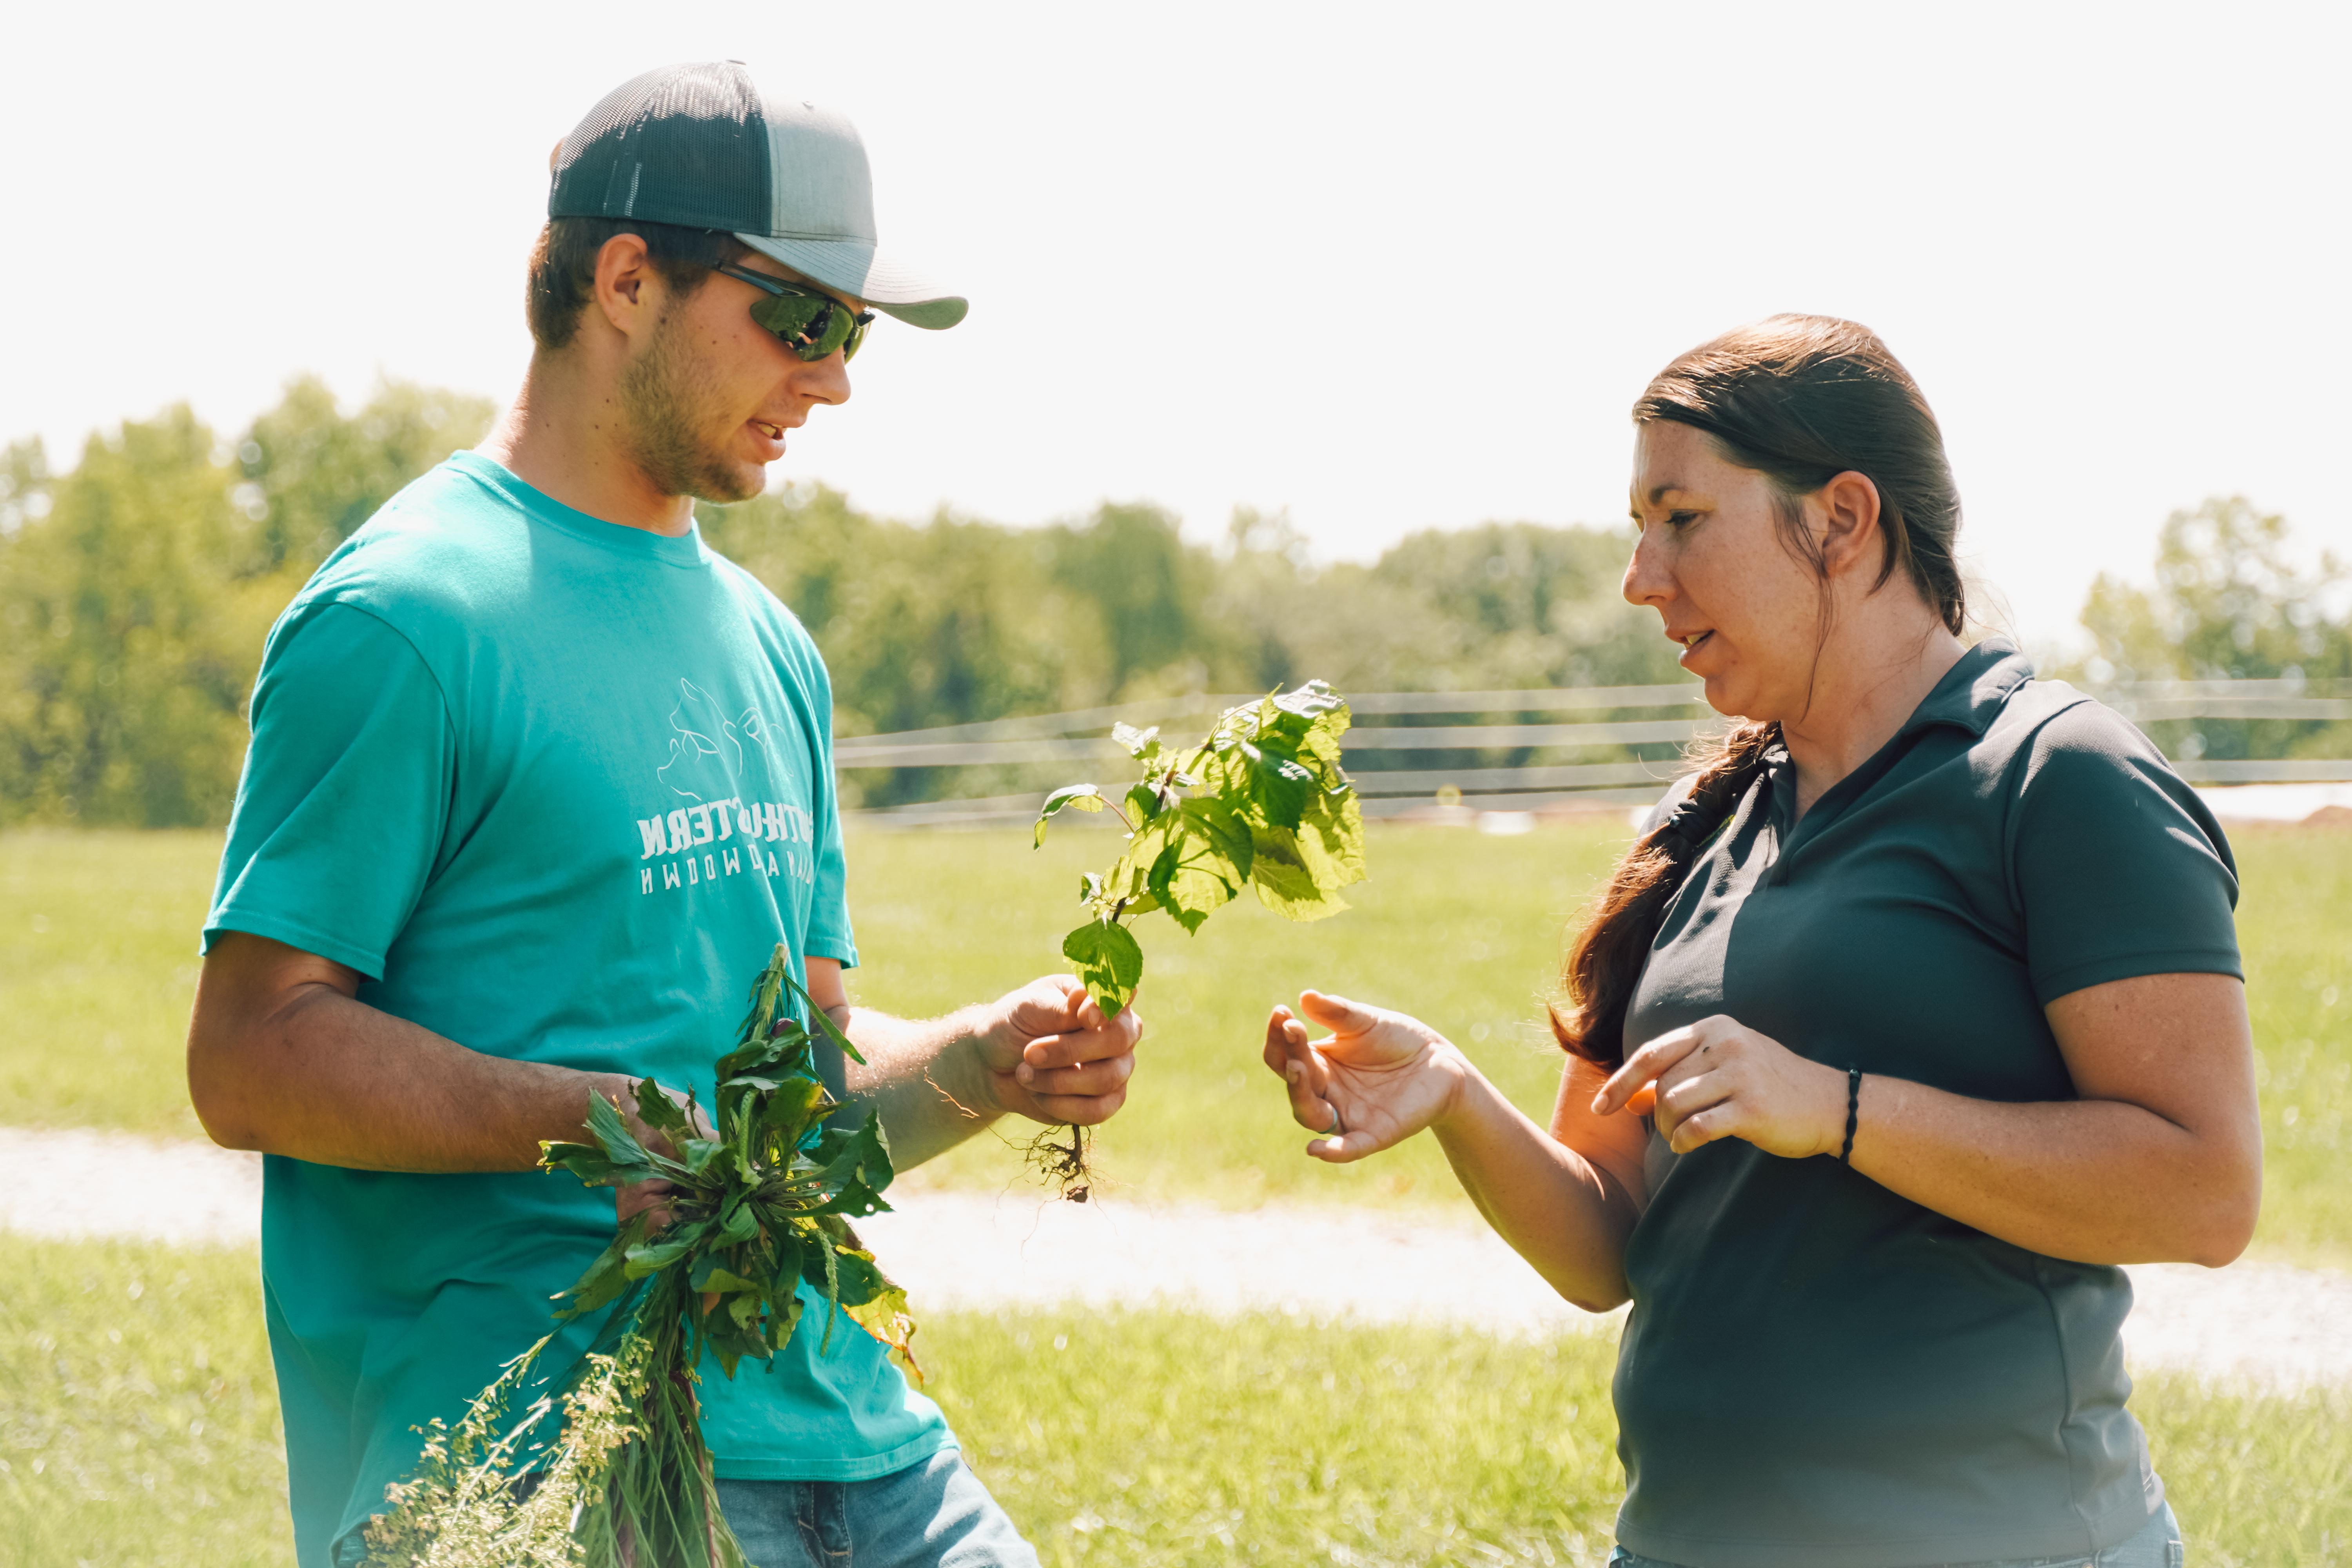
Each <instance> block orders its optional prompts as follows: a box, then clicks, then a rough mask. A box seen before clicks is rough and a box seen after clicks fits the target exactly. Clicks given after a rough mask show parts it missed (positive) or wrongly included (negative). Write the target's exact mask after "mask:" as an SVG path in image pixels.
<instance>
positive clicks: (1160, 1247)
mask: <svg viewBox="0 0 2352 1568" xmlns="http://www.w3.org/2000/svg"><path fill="white" fill-rule="evenodd" d="M900 1203H901V1208H900V1212H898V1213H896V1214H891V1215H879V1216H877V1217H876V1218H874V1219H871V1220H868V1221H866V1222H865V1224H864V1225H863V1226H861V1228H862V1229H863V1231H864V1232H865V1235H866V1240H867V1241H868V1242H870V1243H871V1244H872V1245H873V1247H874V1249H875V1251H876V1252H877V1254H878V1255H879V1256H880V1258H882V1261H883V1263H884V1265H885V1266H886V1267H887V1268H889V1269H890V1270H891V1271H892V1273H893V1274H895V1275H896V1276H897V1277H898V1279H899V1280H900V1281H901V1282H902V1283H904V1284H905V1285H906V1286H907V1288H908V1291H909V1293H910V1294H912V1295H913V1297H914V1298H915V1300H916V1301H917V1302H918V1303H919V1304H922V1305H928V1306H937V1307H950V1306H953V1307H993V1306H1003V1305H1007V1304H1020V1305H1042V1304H1045V1303H1047V1302H1055V1301H1071V1300H1076V1301H1086V1302H1091V1303H1094V1304H1097V1305H1103V1306H1110V1305H1124V1306H1142V1305H1148V1304H1152V1303H1155V1302H1156V1303H1164V1304H1168V1305H1179V1306H1186V1307H1192V1308H1196V1309H1201V1310H1207V1311H1212V1312H1241V1311H1281V1312H1289V1313H1294V1314H1297V1316H1299V1317H1301V1318H1304V1319H1311V1320H1326V1319H1335V1318H1354V1319H1357V1320H1359V1321H1375V1322H1378V1321H1433V1322H1454V1323H1460V1324H1463V1325H1465V1326H1466V1327H1474V1328H1477V1329H1482V1330H1485V1331H1489V1332H1496V1333H1507V1334H1540V1333H1551V1332H1559V1331H1588V1332H1589V1331H1614V1329H1615V1326H1616V1322H1617V1321H1618V1317H1619V1314H1617V1313H1611V1314H1609V1315H1607V1316H1605V1317H1601V1318H1592V1317H1588V1316H1587V1315H1586V1314H1584V1313H1582V1312H1580V1311H1578V1310H1575V1309H1574V1308H1572V1307H1570V1306H1568V1305H1567V1304H1566V1303H1565V1302H1562V1301H1561V1300H1559V1298H1558V1297H1556V1296H1554V1295H1553V1294H1552V1293H1551V1291H1550V1289H1549V1288H1547V1287H1546V1286H1545V1285H1544V1284H1543V1282H1542V1281H1541V1280H1540V1279H1537V1278H1536V1275H1535V1273H1534V1271H1533V1270H1531V1269H1530V1268H1528V1267H1527V1265H1526V1264H1524V1263H1522V1262H1521V1261H1520V1260H1519V1259H1518V1258H1515V1257H1514V1256H1512V1254H1511V1252H1510V1250H1509V1249H1508V1248H1507V1247H1505V1246H1504V1245H1503V1244H1502V1243H1501V1242H1500V1241H1498V1240H1496V1237H1494V1235H1493V1234H1492V1233H1491V1232H1489V1231H1487V1230H1486V1229H1484V1228H1483V1227H1479V1226H1472V1225H1466V1224H1462V1223H1456V1222H1449V1221H1446V1220H1445V1219H1444V1218H1443V1217H1437V1218H1433V1217H1432V1216H1429V1215H1398V1214H1391V1213H1389V1212H1385V1211H1381V1210H1376V1209H1345V1208H1321V1207H1307V1206H1304V1205H1286V1206H1269V1207H1266V1208H1262V1209H1257V1210H1254V1211H1250V1212H1246V1213H1227V1212H1224V1211H1221V1210H1217V1209H1211V1208H1205V1207H1201V1206H1196V1205H1177V1204H1167V1205H1151V1204H1146V1203H1142V1202H1139V1201H1136V1200H1134V1199H1131V1198H1130V1199H1125V1200H1118V1199H1114V1200H1110V1201H1107V1202H1097V1203H1092V1204H1087V1205H1084V1206H1080V1205H1073V1204H1062V1203H1046V1202H1043V1201H1042V1200H1041V1198H1040V1197H1039V1196H1038V1194H1036V1193H1035V1192H1034V1191H1033V1190H1031V1189H1027V1188H1022V1189H1017V1190H1016V1191H1014V1192H1013V1193H1009V1194H1005V1195H1003V1196H1002V1197H992V1196H988V1195H985V1194H968V1193H940V1192H907V1193H904V1194H900ZM260 1205H261V1162H260V1160H259V1158H258V1157H257V1156H254V1155H240V1154H231V1153H226V1152H223V1151H221V1150H218V1149H215V1148H213V1147H211V1146H210V1145H208V1144H177V1145H163V1144H157V1143H153V1142H148V1141H146V1140H143V1139H138V1138H131V1137H126V1136H124V1135H121V1134H119V1133H102V1132H37V1131H23V1130H18V1129H0V1229H8V1230H15V1231H19V1232H25V1233H28V1234H32V1235H38V1236H50V1237H87V1236H126V1237H148V1238H151V1239H153V1240H158V1241H170V1242H177V1243H182V1244H191V1245H203V1244H214V1245H239V1244H244V1243H247V1242H250V1241H252V1240H253V1239H254V1237H255V1235H256V1233H257V1223H258V1219H259V1215H260ZM2129 1272H2130V1274H2131V1278H2132V1285H2133V1289H2135V1291H2136V1292H2137V1297H2138V1303H2137V1306H2136V1307H2135V1308H2134V1309H2133V1311H2132V1315H2131V1319H2130V1321H2128V1322H2127V1323H2126V1325H2125V1328H2124V1340H2125V1344H2126V1349H2127V1351H2128V1352H2129V1354H2130V1356H2131V1360H2132V1363H2133V1365H2134V1366H2135V1367H2137V1368H2143V1369H2146V1368H2154V1367H2178V1368H2187V1369H2192V1370H2195V1371H2198V1372H2201V1373H2206V1374H2208V1375H2210V1376H2213V1377H2217V1378H2225V1379H2229V1380H2231V1381H2234V1382H2248V1383H2254V1384H2262V1385H2265V1386H2270V1387H2281V1388H2294V1387H2301V1386H2305V1385H2307V1384H2312V1383H2314V1382H2328V1383H2352V1275H2347V1274H2339V1273H2334V1272H2329V1271H2324V1270H2317V1269H2303V1268H2286V1267H2284V1266H2282V1265H2278V1264H2262V1263H2240V1264H2237V1265H2234V1266H2233V1267H2231V1268H2225V1269H2221V1270H2220V1271H2218V1272H2216V1271H2212V1270H2208V1269H2203V1268H2193V1267H2189V1266H2187V1265H2172V1264H2157V1265H2147V1266H2143V1267H2137V1268H2132V1269H2131V1270H2130V1271H2129Z"/></svg>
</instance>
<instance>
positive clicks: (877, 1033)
mask: <svg viewBox="0 0 2352 1568" xmlns="http://www.w3.org/2000/svg"><path fill="white" fill-rule="evenodd" d="M834 1017H835V1021H836V1022H839V1023H840V1024H842V1026H843V1030H842V1032H843V1033H845V1034H846V1035H847V1036H848V1037H850V1040H851V1041H852V1042H853V1043H854V1044H855V1045H856V1047H857V1051H858V1054H859V1055H860V1056H863V1057H864V1058H866V1065H865V1066H863V1067H860V1066H859V1065H858V1064H857V1063H856V1062H852V1063H850V1064H849V1092H850V1094H851V1095H852V1096H853V1097H854V1098H856V1099H857V1100H863V1101H865V1102H866V1103H867V1104H869V1105H872V1106H873V1107H874V1108H875V1109H877V1110H879V1111H880V1112H881V1113H882V1130H883V1131H884V1132H886V1133H887V1135H888V1136H889V1139H890V1158H891V1163H894V1164H895V1165H897V1166H898V1168H899V1169H901V1170H905V1169H908V1168H909V1167H912V1166H915V1165H919V1164H921V1163H923V1162H924V1161H926V1160H929V1159H934V1158H936V1157H937V1156H939V1155H940V1154H943V1153H945V1152H947V1151H949V1150H950V1149H952V1148H954V1147H955V1146H956V1145H957V1144H959V1143H961V1142H963V1141H964V1140H965V1139H967V1138H969V1137H971V1135H972V1134H973V1133H975V1132H977V1131H980V1130H981V1129H982V1128H983V1127H986V1126H987V1125H989V1124H990V1123H991V1122H992V1121H995V1120H996V1119H997V1118H998V1117H1000V1116H1002V1115H1003V1114H1004V1111H1005V1106H1004V1101H1003V1089H1004V1087H1005V1085H1004V1084H1003V1081H1002V1080H1000V1079H999V1077H998V1075H997V1074H995V1073H992V1072H991V1071H990V1070H989V1068H988V1064H987V1062H986V1060H985V1059H984V1058H982V1054H981V1050H980V1033H981V1030H982V1028H983V1027H985V1026H986V1014H985V1009H982V1008H980V1007H967V1008H964V1009H963V1010H961V1012H956V1013H950V1014H949V1015H948V1016H946V1017H944V1018H931V1019H927V1020H921V1021H918V1020H915V1019H911V1018H898V1017H893V1016H891V1015H889V1014H887V1013H877V1012H876V1011H875V1010H874V1009H873V1008H871V1007H850V1008H845V1009H840V1010H836V1011H835V1014H834Z"/></svg>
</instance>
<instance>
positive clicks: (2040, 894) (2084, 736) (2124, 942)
mask: <svg viewBox="0 0 2352 1568" xmlns="http://www.w3.org/2000/svg"><path fill="white" fill-rule="evenodd" d="M2023 766H2024V776H2023V778H2022V780H2021V788H2020V791H2019V795H2018V804H2017V807H2016V811H2015V814H2014V816H2012V818H2011V835H2010V837H2011V842H2010V867H2011V872H2010V875H2011V887H2013V888H2014V889H2016V895H2017V899H2018V903H2019V907H2020V909H2021V911H2022V913H2023V916H2024V924H2025V947H2026V967H2027V970H2028V972H2029V973H2031V974H2032V978H2033V988H2034V994H2035V995H2036V996H2037V997H2039V998H2040V1000H2041V1002H2042V1005H2044V1006H2047V1005H2049V1004H2050V1003H2052V1002H2053V1001H2055V1000H2056V999H2057V998H2059V997H2061V996H2063V995H2066V994H2069V993H2071V992H2075V991H2080V990H2083V989H2084V988H2085V987H2087V986H2092V985H2104V984H2106V983H2107V982H2109V981H2111V980H2128V979H2132V978H2134V977H2136V976H2138V975H2142V974H2171V973H2204V974H2232V975H2236V976H2238V977H2240V978H2241V979H2242V978H2243V977H2244V975H2245V970H2244V968H2243V967H2242V964H2241V963H2240V961H2239V957H2238V936H2237V927H2236V924H2235V921H2234V920H2233V918H2232V915H2231V911H2232V910H2234V909H2235V908H2236V905H2237V901H2238V876H2237V865H2236V862H2235V861H2234V860H2233V859H2232V858H2231V855H2230V845H2229V840H2228V839H2227V838H2225V837H2223V836H2222V833H2221V824H2220V823H2219V822H2217V821H2215V820H2214V817H2213V814H2212V812H2211V811H2210V809H2208V808H2207V806H2206V805H2205V803H2204V802H2203V801H2202V800H2200V799H2199V798H2198V795H2197V792H2196V791H2194V790H2192V789H2190V788H2189V786H2188V784H2184V783H2183V782H2182V781H2181V778H2180V775H2179V774H2178V773H2174V772H2173V771H2172V769H2171V768H2170V767H2169V766H2168V765H2167V764H2166V763H2165V761H2164V757H2163V755H2162V753H2160V752H2158V751H2157V749H2156V747H2155V746H2154V745H2153V744H2151V743H2150V742H2148V740H2147V737H2146V736H2145V735H2142V734H2141V733H2140V732H2139V731H2138V730H2137V729H2135V728H2134V727H2133V726H2132V725H2131V724H2130V722H2129V721H2126V720H2125V719H2124V718H2123V717H2122V716H2121V715H2120V714H2117V713H2116V712H2114V711H2113V710H2109V709H2106V708H2102V707H2100V706H2098V705H2097V704H2095V703H2089V702H2084V703H2079V704H2077V705H2075V706H2074V707H2072V708H2069V709H2067V710H2064V711H2063V712H2062V713H2059V714H2058V715H2056V716H2055V717H2054V718H2053V719H2052V720H2051V721H2049V722H2048V723H2046V724H2044V725H2042V728H2041V730H2040V731H2038V732H2037V734H2036V735H2035V737H2034V740H2033V742H2032V745H2031V747H2030V748H2029V749H2028V750H2027V752H2026V754H2025V756H2024V759H2023Z"/></svg>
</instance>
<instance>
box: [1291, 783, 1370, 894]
mask: <svg viewBox="0 0 2352 1568" xmlns="http://www.w3.org/2000/svg"><path fill="white" fill-rule="evenodd" d="M1297 844H1298V850H1299V858H1300V859H1301V860H1302V861H1303V862H1304V863H1305V864H1306V867H1307V871H1308V873H1309V874H1310V875H1311V876H1313V877H1314V879H1315V885H1316V886H1317V887H1318V888H1321V889H1323V890H1324V891H1326V892H1332V891H1335V890H1337V889H1340V888H1344V887H1348V886H1349V885H1350V884H1352V883H1356V882H1360V881H1362V880H1363V879H1364V813H1363V808H1362V806H1360V805H1358V804H1357V800H1356V795H1355V793H1354V792H1353V791H1352V790H1350V791H1349V792H1347V793H1346V794H1342V795H1333V794H1330V793H1328V792H1325V793H1319V794H1318V795H1316V797H1315V799H1314V801H1313V802H1312V803H1311V804H1310V805H1308V806H1307V812H1306V814H1305V816H1303V817H1302V818H1301V819H1300V822H1299V826H1298V833H1297Z"/></svg>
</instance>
